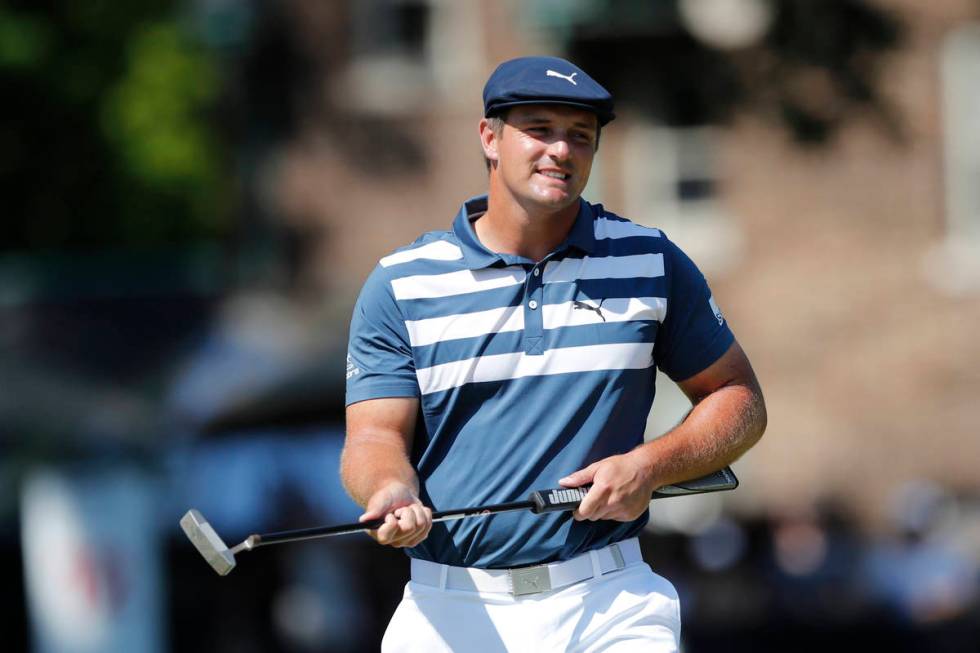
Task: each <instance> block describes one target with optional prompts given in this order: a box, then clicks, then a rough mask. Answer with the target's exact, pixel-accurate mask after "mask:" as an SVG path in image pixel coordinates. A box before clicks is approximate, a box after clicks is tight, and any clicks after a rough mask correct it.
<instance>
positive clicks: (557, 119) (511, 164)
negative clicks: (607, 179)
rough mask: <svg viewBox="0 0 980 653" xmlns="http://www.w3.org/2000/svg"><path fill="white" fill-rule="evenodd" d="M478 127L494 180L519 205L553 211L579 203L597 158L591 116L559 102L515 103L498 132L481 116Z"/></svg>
mask: <svg viewBox="0 0 980 653" xmlns="http://www.w3.org/2000/svg"><path fill="white" fill-rule="evenodd" d="M480 131H481V136H482V138H483V149H484V153H485V154H486V156H487V158H488V159H490V160H491V161H492V162H495V163H496V170H495V174H496V175H497V182H499V183H501V184H502V185H503V186H504V187H505V188H506V189H507V191H508V192H509V193H510V194H511V195H513V196H514V197H515V199H517V201H518V202H520V203H521V204H522V205H525V206H526V207H527V208H535V209H539V210H545V211H549V212H555V211H560V210H562V209H564V208H566V207H568V206H570V205H572V204H574V203H576V202H577V201H578V198H579V195H581V194H582V190H583V189H584V188H585V184H586V183H587V182H588V181H589V173H590V172H591V170H592V159H593V157H594V156H595V148H596V136H597V131H598V119H597V118H596V116H595V114H593V113H591V112H590V111H586V110H584V109H576V108H573V107H566V106H561V105H546V104H532V105H526V106H516V107H512V108H511V109H510V111H509V112H508V114H507V118H506V121H505V124H504V128H503V130H502V131H501V132H500V134H494V133H493V132H492V130H491V129H490V128H489V125H487V124H486V120H485V119H484V121H483V122H481V124H480ZM491 183H493V182H491Z"/></svg>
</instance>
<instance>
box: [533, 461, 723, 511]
mask: <svg viewBox="0 0 980 653" xmlns="http://www.w3.org/2000/svg"><path fill="white" fill-rule="evenodd" d="M591 487H592V485H591V484H589V485H583V486H581V487H558V488H553V489H551V490H535V491H534V492H532V493H531V497H530V500H531V501H533V502H534V507H532V508H531V512H533V513H535V514H540V513H542V512H556V511H559V510H575V509H576V508H578V505H579V504H580V503H582V499H584V498H585V493H586V492H588V491H589V488H591ZM737 487H738V479H737V478H736V477H735V473H734V472H732V469H731V467H725V468H723V469H719V470H718V471H717V472H712V473H711V474H706V475H705V476H701V477H699V478H693V479H691V480H689V481H684V482H682V483H675V484H673V485H665V486H663V487H661V488H659V489H658V490H656V491H655V492H654V493H653V496H652V497H650V498H651V499H663V498H666V497H680V496H684V495H688V494H705V493H707V492H724V491H726V490H734V489H735V488H737Z"/></svg>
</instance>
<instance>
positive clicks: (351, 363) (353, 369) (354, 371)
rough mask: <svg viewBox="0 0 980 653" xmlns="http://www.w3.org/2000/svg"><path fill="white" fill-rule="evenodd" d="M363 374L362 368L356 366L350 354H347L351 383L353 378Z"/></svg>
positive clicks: (348, 377) (348, 374) (348, 378)
mask: <svg viewBox="0 0 980 653" xmlns="http://www.w3.org/2000/svg"><path fill="white" fill-rule="evenodd" d="M360 373H361V370H360V368H358V367H357V365H355V364H354V361H353V359H351V357H350V354H347V380H348V381H349V380H350V378H351V377H352V376H357V375H358V374H360Z"/></svg>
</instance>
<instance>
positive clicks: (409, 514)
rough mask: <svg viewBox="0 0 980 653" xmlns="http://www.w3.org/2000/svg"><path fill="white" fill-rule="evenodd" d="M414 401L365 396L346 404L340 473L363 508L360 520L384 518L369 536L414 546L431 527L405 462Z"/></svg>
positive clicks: (429, 515)
mask: <svg viewBox="0 0 980 653" xmlns="http://www.w3.org/2000/svg"><path fill="white" fill-rule="evenodd" d="M417 414H418V399H413V398H400V397H399V398H390V399H371V400H368V401H362V402H359V403H356V404H352V405H350V406H348V407H347V439H346V441H345V442H344V451H343V454H342V455H341V458H340V476H341V480H342V481H343V483H344V488H346V490H347V492H348V494H350V495H351V497H352V498H353V499H354V501H356V502H357V503H358V504H359V505H361V506H364V508H365V512H364V514H363V515H361V518H360V521H367V520H369V519H376V518H378V517H382V516H386V519H385V523H384V525H382V526H381V528H379V529H378V530H377V531H372V532H371V536H372V537H374V538H375V539H376V540H377V541H378V542H380V543H381V544H389V545H391V546H396V547H403V546H415V545H416V544H418V543H419V542H421V541H422V540H424V539H425V537H426V536H427V535H428V534H429V529H431V527H432V511H431V510H430V509H429V508H426V507H425V506H423V505H422V502H421V501H420V500H419V497H418V493H419V483H418V476H417V475H416V473H415V469H414V468H413V467H412V464H411V462H410V461H409V455H410V453H411V450H412V437H413V434H414V432H415V419H416V415H417Z"/></svg>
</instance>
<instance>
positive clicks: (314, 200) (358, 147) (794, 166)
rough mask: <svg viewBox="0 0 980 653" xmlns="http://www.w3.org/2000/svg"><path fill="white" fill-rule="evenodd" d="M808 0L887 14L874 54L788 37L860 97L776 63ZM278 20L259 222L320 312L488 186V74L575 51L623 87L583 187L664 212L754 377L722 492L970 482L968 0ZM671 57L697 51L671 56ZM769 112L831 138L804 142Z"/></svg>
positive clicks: (978, 386)
mask: <svg viewBox="0 0 980 653" xmlns="http://www.w3.org/2000/svg"><path fill="white" fill-rule="evenodd" d="M612 5H615V10H613V8H612ZM708 5H711V6H712V7H715V12H720V14H719V15H720V16H721V17H722V20H720V21H719V20H712V19H711V16H712V13H713V12H712V11H711V10H709V11H705V9H706V7H707V6H708ZM807 5H810V9H809V10H810V11H816V10H813V7H817V8H818V9H819V8H820V7H825V8H826V7H831V8H836V9H835V10H836V11H839V12H842V13H841V14H840V15H841V16H842V17H843V18H842V20H845V21H846V20H852V24H851V28H853V29H855V30H856V29H859V28H861V25H862V24H863V23H860V21H862V20H863V21H865V22H866V23H867V22H868V20H869V18H868V14H866V13H862V11H863V10H862V6H863V5H867V7H870V8H871V10H873V11H877V12H880V13H881V14H882V15H884V16H885V17H888V18H889V19H890V20H893V21H894V24H896V25H898V26H900V28H901V29H900V32H899V34H898V36H897V37H896V38H895V39H894V43H892V44H891V47H890V48H884V49H883V50H887V51H885V52H883V53H882V54H881V56H878V57H877V58H875V57H874V56H872V54H873V53H871V54H869V53H868V52H867V51H861V50H851V51H848V50H847V44H846V43H843V44H841V43H835V40H836V41H844V40H846V39H848V38H854V37H853V34H851V33H849V32H846V30H844V29H843V27H842V28H841V29H840V30H839V31H835V30H834V29H830V28H833V25H830V26H829V28H828V25H827V24H824V25H814V26H813V30H814V32H813V34H812V36H811V37H808V38H811V39H812V40H822V42H818V43H816V44H815V45H814V46H813V47H814V48H815V51H816V52H818V53H820V52H824V51H826V52H831V53H833V52H836V51H837V50H834V48H835V47H838V46H839V47H840V48H841V50H840V51H841V52H844V54H845V55H847V56H848V57H849V58H848V59H847V60H846V61H845V62H844V66H845V69H846V71H845V72H853V71H858V72H862V71H863V73H866V74H868V75H869V76H870V77H872V78H873V82H874V89H876V90H875V92H876V94H877V95H876V96H875V98H874V99H875V101H876V103H877V106H878V108H877V109H876V110H875V109H872V108H868V107H867V106H866V105H862V104H861V103H859V102H855V101H850V100H853V98H854V97H855V94H851V95H848V94H847V93H841V92H840V91H839V88H840V85H841V82H840V79H835V78H834V77H833V76H832V74H831V73H829V72H828V70H830V68H829V67H828V66H825V65H823V64H824V63H826V62H824V61H821V60H820V59H819V57H817V58H815V59H810V60H808V59H806V57H799V58H798V60H794V59H793V56H794V53H793V52H790V53H789V54H787V55H785V58H786V61H789V62H790V63H791V64H792V63H794V61H795V63H796V64H798V65H796V67H795V68H790V64H786V63H785V62H784V61H776V62H774V61H773V59H772V55H771V53H769V54H767V53H766V52H765V48H764V44H763V43H762V40H763V39H765V38H767V37H766V36H765V35H766V33H767V32H768V33H769V34H770V37H768V38H769V44H770V45H771V44H772V42H773V39H772V37H771V33H772V32H773V30H775V29H777V28H778V27H780V25H781V23H780V22H779V21H784V22H785V20H786V17H785V15H786V14H787V12H790V13H791V12H792V11H796V12H797V14H799V13H800V12H803V11H804V9H805V8H806V6H807ZM733 7H734V9H735V11H734V13H729V14H726V13H725V11H729V12H731V10H732V9H733ZM699 8H700V9H699ZM280 11H281V12H282V20H283V21H284V22H285V24H287V25H288V26H289V27H288V29H289V30H291V33H292V34H294V35H295V43H296V44H297V45H296V47H297V48H298V49H299V51H300V54H299V55H298V56H300V58H301V59H303V60H304V61H306V62H307V69H306V70H307V75H308V77H306V78H305V79H304V81H302V83H299V84H298V85H297V86H296V87H295V88H294V90H293V94H292V96H291V97H292V98H293V99H294V101H293V102H292V104H291V106H292V107H293V111H294V120H293V124H294V127H295V128H294V130H293V131H292V132H291V134H290V135H289V137H288V138H287V139H285V140H284V141H282V142H281V143H278V144H276V145H275V146H273V147H270V149H269V151H268V155H269V156H268V158H267V161H268V162H267V164H266V165H265V166H264V167H263V170H262V177H261V179H262V184H261V189H262V198H263V202H264V206H265V207H266V210H267V212H268V216H269V217H270V219H272V220H274V221H280V222H281V223H282V224H285V225H288V228H289V229H291V230H295V231H296V232H297V233H301V234H303V235H304V237H305V238H306V239H307V240H306V243H307V245H306V247H305V249H304V251H303V252H302V256H301V257H300V258H299V260H300V263H299V266H300V272H299V275H300V277H301V278H302V279H304V280H305V283H306V284H308V285H309V286H310V287H313V288H317V289H320V291H321V292H322V293H323V294H329V295H330V296H331V297H333V300H332V302H333V303H334V304H335V308H336V311H335V313H334V314H335V315H337V316H343V315H344V314H345V311H346V310H349V306H350V305H351V303H352V301H353V297H354V295H355V293H356V291H357V289H358V288H359V285H360V283H361V282H362V280H363V279H364V278H365V277H366V275H367V274H368V272H369V271H370V269H371V268H372V267H373V265H374V263H375V261H376V260H377V259H378V258H379V257H380V256H382V255H384V254H385V253H386V252H389V251H390V250H392V249H393V248H395V247H397V246H400V245H403V244H406V243H408V242H410V241H411V240H412V239H413V238H414V237H415V236H417V235H418V234H419V233H421V232H423V231H426V230H430V229H442V228H446V226H447V225H448V224H449V223H450V221H451V218H452V216H453V215H454V213H455V211H456V210H457V208H458V205H459V203H460V202H461V201H462V200H463V199H464V198H466V197H469V196H471V195H475V194H478V193H480V192H483V190H484V187H485V171H484V169H483V165H482V161H481V152H480V150H479V145H478V141H477V129H476V123H477V120H478V119H479V117H480V108H481V104H480V91H481V88H482V84H483V82H484V80H485V79H486V77H487V75H488V74H489V72H490V71H491V70H492V69H493V68H494V66H495V65H496V64H497V63H498V62H500V61H501V60H504V59H506V58H509V57H512V56H518V55H524V54H528V53H557V54H562V55H566V56H569V55H570V56H572V57H575V58H576V60H577V61H578V62H579V63H580V64H581V65H583V66H584V67H586V68H587V69H589V70H594V71H596V73H595V74H596V77H597V78H599V79H600V81H603V82H604V83H605V84H606V85H607V86H609V87H610V88H611V90H613V92H614V94H616V95H617V96H618V97H620V98H625V101H621V102H620V103H619V105H618V107H617V109H618V111H617V113H618V115H619V117H618V119H617V120H616V121H615V122H613V123H612V124H611V125H610V126H609V127H608V128H607V129H606V130H604V132H603V135H602V142H601V147H600V151H599V154H598V158H597V165H596V169H595V172H594V178H593V180H592V181H591V182H590V186H589V189H588V190H587V192H586V197H588V198H589V199H590V200H591V201H600V202H602V203H604V204H605V205H606V207H607V208H609V209H611V210H613V211H615V212H618V213H620V214H622V215H625V216H627V217H630V218H632V219H634V220H636V221H639V222H642V223H646V224H654V225H657V226H660V227H662V228H663V229H664V230H665V231H666V232H667V234H668V235H669V236H671V237H672V238H673V239H675V240H676V241H677V242H679V243H680V244H681V245H682V246H683V247H684V248H685V249H687V250H688V251H689V252H690V253H691V254H692V256H693V257H694V258H695V260H696V261H697V262H698V263H699V264H700V265H701V266H702V268H703V269H704V271H705V272H706V274H707V276H708V277H709V280H710V281H711V283H712V284H713V287H714V289H715V293H716V296H717V297H719V298H720V303H721V304H722V308H723V310H724V311H725V313H726V315H727V317H728V318H729V320H730V321H731V323H732V325H733V326H734V328H735V330H736V332H737V334H738V335H739V338H740V340H741V342H742V344H743V346H744V347H745V348H746V350H747V351H748V352H749V354H750V355H751V357H752V360H753V362H754V364H755V366H756V368H757V372H758V375H759V377H760V379H761V380H762V383H763V387H764V390H765V392H766V395H767V399H768V404H769V410H770V425H769V430H768V435H767V436H766V437H765V438H764V439H763V441H762V443H761V444H760V445H759V446H758V447H757V448H756V449H754V450H753V451H752V452H751V453H750V454H749V455H748V456H746V457H745V459H744V460H743V461H742V462H741V463H739V465H738V466H737V469H738V470H739V471H740V472H741V473H742V475H743V477H744V483H743V487H742V489H741V490H740V492H739V493H737V495H738V496H737V497H734V500H735V501H736V502H737V504H738V505H739V506H740V507H741V508H744V509H746V510H760V509H789V508H794V507H798V506H800V505H803V504H808V503H812V502H813V501H815V500H817V499H820V498H838V499H841V500H844V501H846V502H847V503H848V504H850V505H853V506H854V507H855V508H856V509H857V510H858V512H859V514H860V515H861V516H862V517H864V518H866V520H870V522H871V523H878V522H879V521H880V519H881V515H883V514H884V512H883V508H884V506H885V504H886V501H887V497H888V496H889V493H890V492H891V491H892V490H893V489H894V488H896V487H897V486H898V485H899V484H900V483H901V482H903V481H905V480H908V479H911V478H918V477H924V478H930V479H935V480H936V481H939V482H941V483H944V484H947V485H948V486H950V487H952V488H953V489H955V490H962V491H976V490H977V489H978V488H980V474H978V473H977V465H976V461H977V460H980V437H977V433H978V430H980V409H978V408H977V405H976V397H977V396H980V372H978V371H977V366H976V361H977V360H980V344H978V342H977V340H976V338H975V337H974V331H975V325H976V324H977V323H978V322H980V273H978V270H977V263H976V261H977V260H978V254H977V253H978V251H980V250H978V244H980V227H978V225H980V202H978V201H977V199H976V198H977V196H976V193H975V180H976V170H977V166H978V160H980V154H978V152H980V145H978V143H977V138H978V132H980V126H978V125H977V118H976V117H977V115H980V106H978V105H977V100H976V98H977V97H978V88H977V81H976V80H977V79H980V76H978V74H977V71H978V70H980V68H978V66H980V63H978V61H980V55H978V43H980V41H978V39H980V36H978V31H977V30H978V28H977V27H976V23H971V22H970V21H976V20H978V18H980V6H978V5H977V3H976V2H972V1H968V0H939V1H936V2H931V3H925V4H924V3H919V2H913V1H912V0H904V1H903V0H891V1H884V0H882V1H881V2H872V3H860V2H840V3H815V4H814V3H796V2H791V1H786V2H774V3H766V2H752V1H749V0H746V1H744V2H702V3H691V2H687V3H685V2H680V3H676V4H675V3H633V2H623V3H605V2H598V1H596V2H587V1H584V0H582V1H578V2H549V1H547V0H537V1H534V2H492V3H487V2H479V1H477V0H465V1H453V2H450V1H448V0H446V1H437V0H431V1H425V0H399V1H397V2H394V1H392V2H388V1H381V0H376V1H372V2H358V3H353V2H351V3H347V2H340V1H335V2H283V3H281V4H280ZM828 11H829V10H828ZM848 12H851V13H850V14H848ZM699 13H700V14H701V15H700V16H699ZM814 15H815V16H816V17H817V18H821V17H822V16H821V15H817V14H814ZM802 18H807V15H806V14H805V13H804V14H802ZM797 19H800V15H797ZM699 21H700V22H699ZM855 21H856V22H855ZM885 24H886V25H887V23H885ZM854 25H857V26H856V27H855V26H854ZM845 27H846V25H845ZM865 27H867V29H868V33H870V34H871V36H870V37H869V40H870V42H874V38H879V40H886V37H887V34H886V35H885V36H882V30H881V29H880V28H881V26H880V25H878V26H877V27H876V26H875V24H873V23H868V24H867V25H865ZM875 29H878V32H875ZM678 48H680V51H682V52H685V51H688V50H689V51H691V52H692V53H694V54H692V57H691V58H689V59H688V60H686V61H687V63H684V62H683V61H681V60H680V59H677V54H676V52H677V51H678ZM684 48H686V49H687V50H684ZM697 48H700V50H698V52H701V51H703V52H707V53H708V54H707V55H704V54H697V52H695V50H696V49H697ZM821 48H822V49H821ZM634 54H635V55H636V58H635V59H629V58H627V57H628V56H630V57H631V56H633V55H634ZM672 57H673V58H674V59H677V63H676V66H679V67H680V68H678V70H679V71H680V74H679V75H674V76H670V75H669V73H670V71H671V70H672V69H671V68H670V67H671V66H675V63H674V59H672ZM698 57H700V59H699V58H698ZM702 60H703V61H706V62H708V63H710V64H711V65H705V66H704V67H703V68H698V62H699V61H702ZM691 61H693V62H694V64H693V67H692V64H691ZM658 62H659V63H658ZM665 62H666V63H665ZM712 62H713V63H712ZM831 63H833V62H831ZM658 66H659V68H658ZM684 66H687V67H686V68H685V67H684ZM663 67H667V68H666V70H667V72H664V71H663V70H661V68H663ZM784 69H785V71H784ZM733 70H734V71H735V74H738V75H741V76H742V79H745V78H750V79H755V80H756V81H755V83H756V84H757V85H759V86H760V87H761V89H760V88H750V89H749V90H751V91H755V92H756V95H755V96H753V97H752V98H750V102H748V103H743V104H741V105H737V106H736V107H735V108H734V109H733V110H732V111H730V112H729V115H722V114H723V112H722V111H721V109H719V108H718V107H720V104H717V103H713V97H714V96H712V95H710V94H707V95H705V94H704V93H703V92H702V96H700V97H696V98H695V99H694V100H692V101H689V102H687V103H686V104H685V103H684V102H680V103H678V102H676V101H675V102H674V103H673V104H671V100H670V99H669V98H666V99H665V97H666V96H667V93H666V91H664V88H667V89H668V90H671V91H672V92H673V93H674V96H673V97H688V96H690V95H691V93H688V94H687V95H685V92H686V89H685V88H680V89H678V88H676V87H677V85H678V84H679V82H678V79H680V80H684V79H687V80H688V82H689V85H690V86H691V88H692V89H694V88H703V87H708V88H710V87H719V88H721V87H723V86H724V82H725V80H726V79H727V77H726V75H728V76H729V77H730V76H731V75H732V74H733V73H732V71H733ZM651 71H653V72H651ZM654 73H656V75H654ZM780 75H782V76H783V77H780ZM783 78H785V79H783ZM779 79H782V86H777V85H776V83H775V82H774V81H773V80H779ZM665 80H666V81H665ZM656 83H661V85H660V86H656ZM769 83H771V84H772V86H771V87H768V86H765V85H766V84H769ZM835 84H836V85H837V86H835ZM671 85H673V86H671ZM296 89H302V93H298V92H297V91H296ZM835 89H836V90H835ZM716 90H717V89H716ZM692 93H693V91H692ZM767 94H768V95H767ZM297 95H298V96H299V97H300V98H301V101H295V98H296V97H297ZM717 95H718V97H727V96H725V91H724V88H722V89H721V90H717ZM773 95H779V96H780V99H781V102H774V101H772V98H771V96H773ZM787 97H789V98H790V99H791V100H792V103H790V102H788V101H786V98H787ZM794 103H795V104H794ZM971 103H972V104H971ZM651 107H652V109H651ZM787 107H790V108H793V107H802V110H806V111H809V112H810V114H811V116H816V117H817V119H823V118H826V120H827V122H828V123H830V122H833V123H834V125H835V130H834V131H833V132H832V133H829V134H825V135H823V138H822V142H820V143H819V144H818V145H814V144H813V143H809V144H807V143H806V142H805V141H806V138H803V139H802V140H803V141H804V142H803V144H802V145H801V139H800V138H798V137H799V136H800V133H796V134H793V133H791V132H790V130H788V129H787V128H786V125H785V121H784V120H783V118H784V117H785V114H786V112H787V111H788V110H787ZM781 110H782V111H783V114H780V111H781ZM807 124H812V121H811V123H805V124H804V127H803V128H801V129H802V130H803V132H804V136H806V132H805V128H806V126H807ZM794 135H795V136H796V137H797V138H794ZM811 135H812V134H811ZM818 135H819V134H818ZM816 140H820V139H816ZM321 296H322V295H321ZM340 319H342V317H341V318H340ZM337 328H338V330H339V329H341V325H340V324H338V325H337ZM335 335H336V336H338V337H342V334H341V333H337V334H335ZM664 394H665V395H666V396H669V395H670V391H669V389H667V390H664ZM669 401H670V400H668V402H669ZM660 403H661V402H658V404H660ZM661 405H662V404H661ZM662 410H667V411H669V412H670V414H671V416H672V417H673V416H676V415H677V414H678V410H679V408H678V407H677V406H673V407H662ZM655 412H656V408H655Z"/></svg>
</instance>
